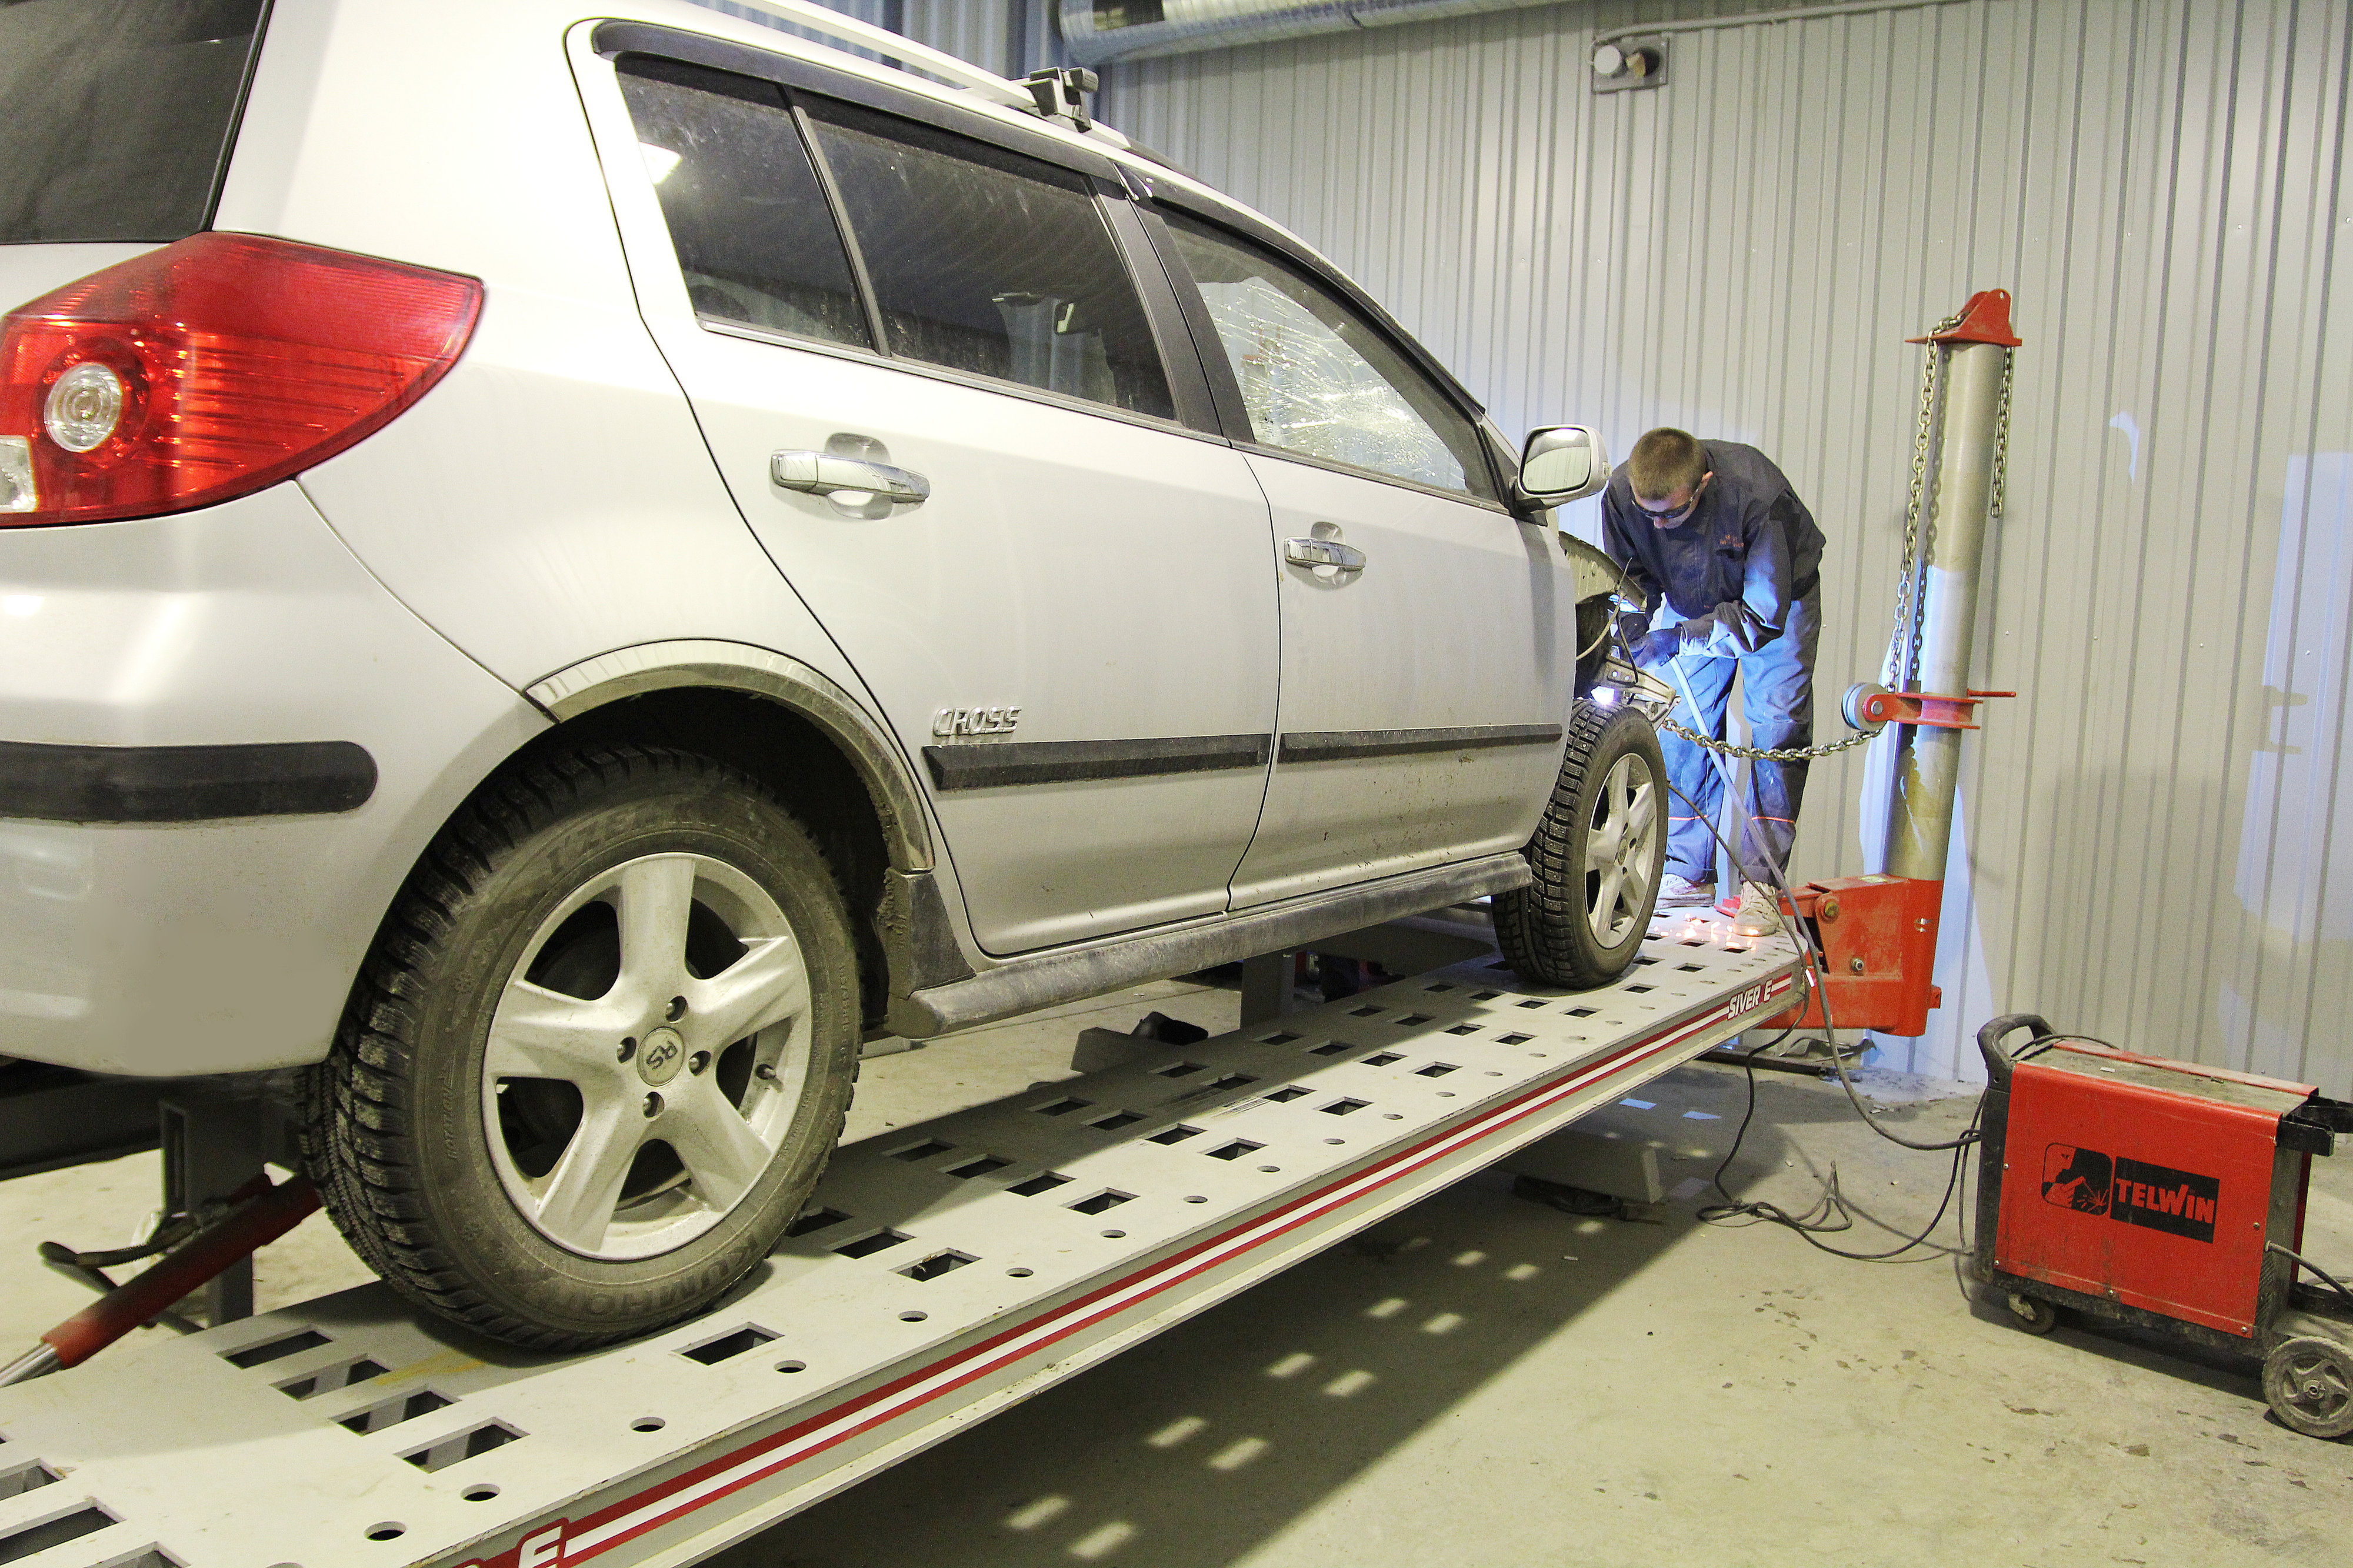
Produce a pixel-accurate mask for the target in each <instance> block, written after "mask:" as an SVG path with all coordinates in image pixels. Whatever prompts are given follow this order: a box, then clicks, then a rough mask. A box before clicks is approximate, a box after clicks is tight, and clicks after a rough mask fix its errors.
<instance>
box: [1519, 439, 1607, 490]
mask: <svg viewBox="0 0 2353 1568" xmlns="http://www.w3.org/2000/svg"><path fill="white" fill-rule="evenodd" d="M1607 484H1609V453H1608V452H1606V451H1604V450H1603V449H1602V446H1601V437H1599V436H1597V435H1595V434H1594V433H1593V432H1592V431H1590V430H1588V429H1587V428H1586V427H1585V426H1582V425H1547V426H1543V427H1542V428H1540V429H1537V430H1534V431H1531V432H1530V433H1529V435H1528V444H1527V447H1525V450H1524V451H1523V453H1522V455H1521V458H1520V491H1521V493H1522V494H1523V495H1525V496H1526V497H1527V498H1528V499H1529V500H1533V501H1535V502H1538V503H1540V504H1541V505H1544V506H1560V505H1562V504H1564V503H1566V502H1568V501H1573V500H1584V499H1585V498H1586V497H1587V496H1589V495H1599V493H1600V492H1601V489H1602V488H1603V487H1604V486H1606V485H1607Z"/></svg>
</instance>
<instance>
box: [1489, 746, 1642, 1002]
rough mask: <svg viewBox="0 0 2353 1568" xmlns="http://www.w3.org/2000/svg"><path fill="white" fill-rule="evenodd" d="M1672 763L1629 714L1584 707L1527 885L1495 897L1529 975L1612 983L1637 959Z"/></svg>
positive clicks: (1513, 949) (1511, 951) (1533, 842)
mask: <svg viewBox="0 0 2353 1568" xmlns="http://www.w3.org/2000/svg"><path fill="white" fill-rule="evenodd" d="M1666 847H1667V764H1666V760H1665V758H1664V757H1662V755H1661V754H1660V752H1659V736H1658V732H1657V731H1654V730H1653V729H1651V721H1650V720H1648V719H1647V718H1645V717H1643V715H1642V714H1641V712H1640V711H1638V710H1634V709H1631V708H1623V707H1603V706H1601V705H1599V704H1598V703H1593V702H1586V701H1580V702H1578V703H1577V709H1576V711H1575V712H1573V713H1572V714H1570V716H1569V722H1568V751H1567V755H1566V756H1564V757H1563V758H1562V759H1561V764H1560V776H1559V777H1558V778H1557V779H1556V780H1555V781H1554V783H1553V791H1552V804H1551V805H1548V806H1546V808H1545V814H1544V820H1543V821H1542V822H1540V823H1538V824H1537V825H1536V832H1535V837H1533V838H1531V839H1529V840H1528V844H1527V847H1526V848H1525V849H1524V850H1522V851H1521V853H1522V854H1524V855H1525V856H1526V857H1527V861H1528V868H1529V869H1530V870H1532V871H1534V872H1535V881H1534V882H1532V883H1531V884H1530V885H1529V886H1527V887H1525V888H1522V889H1516V890H1514V891H1513V892H1509V893H1502V894H1498V895H1497V896H1496V899H1495V939H1496V942H1497V943H1498V945H1500V946H1501V947H1502V948H1503V950H1504V958H1505V959H1506V960H1507V961H1509V963H1511V965H1512V967H1513V968H1514V969H1515V970H1517V971H1518V972H1519V973H1520V975H1521V977H1522V978H1524V979H1527V980H1533V981H1535V982H1537V983H1538V984H1545V985H1567V986H1577V987H1585V986H1593V985H1607V984H1609V982H1611V981H1613V980H1615V979H1617V978H1618V977H1619V976H1620V974H1623V973H1626V970H1627V968H1628V967H1629V966H1630V965H1631V964H1632V963H1633V962H1634V955H1635V954H1636V953H1638V952H1641V947H1642V938H1643V936H1644V935H1645V934H1646V933H1647V932H1648V931H1649V930H1650V925H1651V910H1652V909H1653V908H1655V907H1656V905H1657V903H1658V900H1659V880H1660V876H1661V873H1662V872H1663V871H1664V870H1665V868H1666Z"/></svg>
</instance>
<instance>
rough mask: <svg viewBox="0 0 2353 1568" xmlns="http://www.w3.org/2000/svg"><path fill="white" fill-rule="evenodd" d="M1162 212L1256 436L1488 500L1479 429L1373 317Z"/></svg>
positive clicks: (1247, 247) (1264, 256)
mask: <svg viewBox="0 0 2353 1568" xmlns="http://www.w3.org/2000/svg"><path fill="white" fill-rule="evenodd" d="M1164 216H1166V219H1167V223H1168V229H1169V232H1170V234H1171V235H1172V236H1173V237H1174V238H1175V239H1176V250H1177V254H1178V255H1179V256H1181V257H1182V258H1184V261H1185V266H1186V268H1187V270H1188V271H1189V272H1191V273H1192V275H1193V281H1194V282H1195V283H1196V284H1197V285H1198V286H1199V288H1200V290H1201V299H1202V302H1203V303H1205V304H1206V305H1208V309H1209V316H1210V319H1211V320H1212V321H1215V322H1216V323H1217V329H1218V339H1219V342H1220V343H1221V344H1222V345H1223V347H1224V349H1225V351H1226V358H1227V360H1228V361H1229V363H1231V365H1232V367H1233V372H1234V379H1235V380H1236V381H1237V382H1239V383H1240V385H1241V395H1242V405H1243V406H1244V407H1245V408H1246V409H1247V410H1248V411H1249V413H1250V430H1251V433H1252V435H1253V436H1254V437H1256V438H1257V440H1258V442H1259V444H1260V445H1261V446H1266V447H1276V448H1278V449H1280V450H1282V451H1285V452H1295V453H1298V454H1300V455H1301V456H1303V457H1309V458H1321V459H1323V460H1324V461H1325V462H1333V463H1345V464H1346V465H1347V466H1348V467H1350V468H1366V469H1369V470H1371V471H1372V472H1374V473H1377V474H1387V475H1389V476H1392V477H1393V478H1396V479H1411V480H1413V481H1414V482H1415V483H1417V484H1422V485H1428V486H1430V488H1431V489H1441V490H1451V491H1453V492H1455V493H1456V494H1458V495H1466V496H1472V497H1474V498H1476V499H1478V500H1485V501H1493V500H1495V485H1494V480H1493V478H1492V477H1491V476H1490V475H1489V473H1488V470H1487V461H1486V457H1485V454H1484V452H1483V450H1482V443H1481V440H1480V437H1479V430H1478V426H1475V425H1473V424H1472V421H1471V418H1470V416H1468V415H1466V414H1464V413H1463V412H1462V411H1461V409H1460V408H1457V407H1456V406H1455V405H1454V404H1453V402H1452V401H1451V399H1449V398H1448V397H1447V395H1445V394H1444V393H1442V392H1440V390H1439V389H1438V388H1437V386H1436V385H1434V384H1432V383H1431V382H1430V378H1429V377H1428V376H1426V375H1424V374H1422V373H1421V372H1420V370H1419V369H1418V368H1417V367H1416V366H1415V365H1414V364H1413V363H1412V362H1411V361H1409V360H1408V359H1407V358H1406V356H1405V354H1404V353H1403V352H1402V351H1401V350H1399V349H1398V347H1397V346H1396V345H1395V344H1393V343H1392V342H1389V340H1388V338H1386V337H1384V336H1383V335H1382V334H1381V333H1380V332H1378V331H1376V330H1375V329H1374V328H1373V326H1372V324H1371V323H1370V322H1368V321H1366V320H1365V319H1364V318H1363V317H1362V316H1361V315H1359V314H1358V313H1357V312H1356V310H1353V309H1351V308H1350V307H1349V306H1347V305H1346V304H1345V303H1344V302H1342V301H1341V300H1339V299H1338V298H1337V297H1336V296H1335V294H1334V293H1333V291H1332V290H1330V289H1326V288H1324V286H1323V285H1322V284H1320V283H1318V282H1316V281H1315V280H1314V279H1312V278H1310V277H1309V276H1308V275H1307V274H1306V273H1304V272H1303V271H1301V270H1300V269H1299V268H1296V267H1293V266H1292V265H1291V264H1290V263H1289V262H1287V261H1283V260H1282V259H1280V258H1277V257H1275V256H1274V255H1273V254H1272V253H1271V252H1270V251H1266V250H1263V249H1261V248H1260V247H1257V246H1255V245H1251V244H1249V243H1247V242H1245V241H1242V240H1240V239H1237V238H1235V237H1231V236H1229V235H1227V234H1225V233H1223V232H1221V231H1220V230H1219V229H1216V228H1213V227H1211V226H1209V225H1208V224H1204V223H1199V222H1197V221H1195V220H1194V219H1192V218H1189V217H1187V216H1185V215H1183V214H1181V213H1174V212H1171V213H1166V214H1165V215H1164ZM1203 352H1204V353H1207V352H1208V350H1207V348H1206V347H1205V348H1204V350H1203Z"/></svg>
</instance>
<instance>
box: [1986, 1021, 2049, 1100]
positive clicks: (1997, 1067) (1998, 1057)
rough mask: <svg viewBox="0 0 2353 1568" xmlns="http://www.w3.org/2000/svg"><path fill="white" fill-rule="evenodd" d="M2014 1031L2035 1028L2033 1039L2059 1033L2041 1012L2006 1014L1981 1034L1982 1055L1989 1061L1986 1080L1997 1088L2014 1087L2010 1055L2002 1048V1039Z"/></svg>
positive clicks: (1990, 1024)
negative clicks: (2011, 1080)
mask: <svg viewBox="0 0 2353 1568" xmlns="http://www.w3.org/2000/svg"><path fill="white" fill-rule="evenodd" d="M2012 1029H2031V1030H2032V1031H2033V1032H2034V1033H2033V1038H2034V1039H2037V1040H2042V1039H2048V1038H2049V1037H2051V1036H2052V1035H2054V1034H2056V1033H2057V1032H2058V1031H2057V1030H2055V1029H2053V1028H2052V1026H2051V1022H2050V1020H2049V1019H2047V1018H2045V1017H2043V1016H2042V1015H2041V1014H2040V1013H2004V1014H2003V1015H2002V1016H2000V1017H1999V1018H1996V1019H1994V1020H1993V1021H1992V1022H1991V1023H1989V1024H1988V1025H1987V1026H1985V1027H1984V1028H1982V1029H1979V1030H1978V1055H1979V1056H1982V1057H1983V1058H1985V1064H1986V1078H1987V1079H1989V1081H1991V1083H1992V1084H1993V1086H1994V1087H1995V1088H1996V1089H2008V1088H2009V1087H2010V1066H2011V1059H2010V1053H2009V1052H2008V1051H2006V1050H2004V1049H2002V1048H2001V1037H2003V1036H2004V1035H2007V1034H2009V1033H2010V1031H2011V1030H2012Z"/></svg>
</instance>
